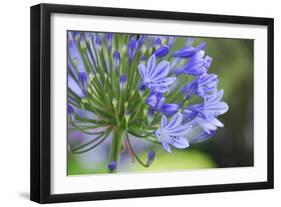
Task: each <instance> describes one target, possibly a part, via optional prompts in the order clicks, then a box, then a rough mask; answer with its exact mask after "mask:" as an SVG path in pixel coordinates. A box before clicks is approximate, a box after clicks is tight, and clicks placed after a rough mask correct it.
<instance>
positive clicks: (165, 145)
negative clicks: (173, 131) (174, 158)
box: [162, 141, 172, 153]
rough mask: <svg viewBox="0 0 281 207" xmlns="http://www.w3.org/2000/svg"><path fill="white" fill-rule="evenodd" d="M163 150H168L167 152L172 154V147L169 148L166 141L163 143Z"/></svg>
mask: <svg viewBox="0 0 281 207" xmlns="http://www.w3.org/2000/svg"><path fill="white" fill-rule="evenodd" d="M162 145H163V148H164V150H166V151H167V152H169V153H171V152H172V151H171V147H170V146H169V144H168V143H167V142H165V141H163V142H162Z"/></svg>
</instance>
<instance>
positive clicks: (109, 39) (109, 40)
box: [105, 33, 113, 51]
mask: <svg viewBox="0 0 281 207" xmlns="http://www.w3.org/2000/svg"><path fill="white" fill-rule="evenodd" d="M105 40H106V46H107V49H108V50H109V51H111V48H112V42H113V34H112V33H106V34H105Z"/></svg>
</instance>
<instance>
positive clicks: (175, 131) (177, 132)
mask: <svg viewBox="0 0 281 207" xmlns="http://www.w3.org/2000/svg"><path fill="white" fill-rule="evenodd" d="M191 128H192V126H191V125H189V124H185V125H180V126H177V127H174V128H172V129H169V134H170V135H171V136H175V137H180V136H185V135H186V134H187V133H188V132H189V131H190V129H191Z"/></svg>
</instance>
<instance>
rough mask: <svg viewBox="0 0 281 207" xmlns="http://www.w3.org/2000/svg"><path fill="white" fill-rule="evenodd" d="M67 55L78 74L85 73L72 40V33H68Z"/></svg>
mask: <svg viewBox="0 0 281 207" xmlns="http://www.w3.org/2000/svg"><path fill="white" fill-rule="evenodd" d="M68 54H69V56H70V57H71V60H72V62H73V63H74V65H75V67H77V69H78V71H79V72H85V67H84V64H83V60H82V58H81V55H80V53H79V50H78V49H77V46H76V43H75V41H74V39H73V36H72V32H68Z"/></svg>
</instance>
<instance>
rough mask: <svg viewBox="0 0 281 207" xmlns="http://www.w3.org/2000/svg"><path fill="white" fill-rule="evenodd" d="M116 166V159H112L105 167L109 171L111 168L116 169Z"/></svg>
mask: <svg viewBox="0 0 281 207" xmlns="http://www.w3.org/2000/svg"><path fill="white" fill-rule="evenodd" d="M116 166H117V164H116V161H115V160H112V161H110V162H109V164H108V166H107V167H108V169H109V170H110V171H113V170H115V169H116Z"/></svg>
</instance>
